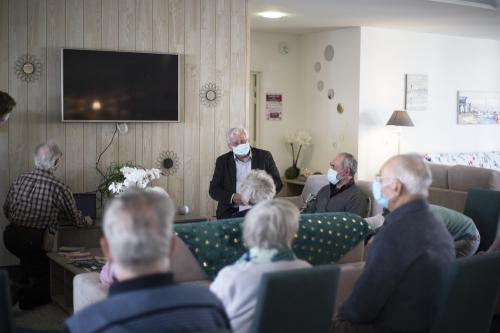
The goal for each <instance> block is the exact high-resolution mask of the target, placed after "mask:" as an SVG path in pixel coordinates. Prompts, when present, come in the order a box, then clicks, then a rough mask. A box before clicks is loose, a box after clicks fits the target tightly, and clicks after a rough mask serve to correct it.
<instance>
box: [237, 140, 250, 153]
mask: <svg viewBox="0 0 500 333" xmlns="http://www.w3.org/2000/svg"><path fill="white" fill-rule="evenodd" d="M249 152H250V144H249V143H242V144H241V145H237V146H236V147H233V153H234V154H235V155H238V156H246V155H248V153H249Z"/></svg>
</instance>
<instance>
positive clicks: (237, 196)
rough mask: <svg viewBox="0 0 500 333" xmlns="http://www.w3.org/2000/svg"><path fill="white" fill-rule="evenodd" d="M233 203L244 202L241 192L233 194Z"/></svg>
mask: <svg viewBox="0 0 500 333" xmlns="http://www.w3.org/2000/svg"><path fill="white" fill-rule="evenodd" d="M233 204H235V205H238V206H239V205H242V204H243V199H242V198H241V194H239V193H235V194H234V195H233Z"/></svg>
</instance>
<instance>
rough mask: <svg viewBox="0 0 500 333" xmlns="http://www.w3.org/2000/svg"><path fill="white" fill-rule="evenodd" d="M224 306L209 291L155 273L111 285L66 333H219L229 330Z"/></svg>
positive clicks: (73, 320)
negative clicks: (102, 296) (99, 299)
mask: <svg viewBox="0 0 500 333" xmlns="http://www.w3.org/2000/svg"><path fill="white" fill-rule="evenodd" d="M229 328H230V323H229V319H228V317H227V315H226V312H225V310H224V306H223V305H222V303H221V302H220V300H219V299H217V297H216V296H215V295H214V294H212V293H211V292H210V291H209V290H208V289H207V288H200V287H194V286H189V285H182V284H177V283H175V282H174V281H173V276H172V274H154V275H149V276H143V277H139V278H135V279H131V280H126V281H122V282H117V283H114V284H112V285H111V287H110V289H109V295H108V297H107V298H106V299H105V300H103V301H101V302H100V303H97V304H94V305H92V306H89V307H87V308H85V309H83V310H82V311H79V312H77V313H75V314H74V315H73V316H71V317H70V318H69V319H67V320H66V323H65V330H64V331H65V332H71V333H97V332H99V333H118V332H163V333H170V332H172V333H175V332H215V331H225V330H229Z"/></svg>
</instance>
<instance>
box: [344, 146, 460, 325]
mask: <svg viewBox="0 0 500 333" xmlns="http://www.w3.org/2000/svg"><path fill="white" fill-rule="evenodd" d="M431 181H432V176H431V172H430V169H429V167H428V166H427V165H426V164H425V162H424V161H423V159H422V158H421V157H420V156H418V155H416V154H415V155H413V154H408V155H398V156H394V157H392V158H390V159H389V160H388V161H387V162H386V163H385V164H384V165H383V166H382V169H381V170H380V174H379V175H378V176H377V177H376V178H375V181H374V182H373V196H374V198H375V200H376V201H377V203H378V204H379V205H381V206H383V207H384V208H387V209H388V210H389V211H390V213H389V214H388V215H387V216H386V219H385V224H384V226H383V227H382V228H381V230H380V231H379V233H378V234H377V236H376V237H375V238H374V241H373V244H372V247H371V249H370V252H369V254H368V257H367V260H366V265H365V268H364V270H363V273H362V274H361V276H360V278H359V279H358V281H356V284H355V285H354V288H353V291H352V293H351V295H350V296H349V298H348V299H347V300H346V301H345V303H344V304H343V305H342V307H341V308H340V311H339V320H337V321H336V322H335V324H334V332H428V331H429V329H430V326H431V320H432V316H433V314H434V312H433V310H434V307H433V305H434V304H435V296H436V294H437V293H438V291H439V290H438V288H439V283H440V281H441V279H442V278H444V276H445V275H446V273H447V270H448V266H449V264H450V263H451V262H452V261H453V260H454V258H455V250H454V247H453V239H452V238H451V236H450V234H449V233H448V231H447V230H446V227H445V226H444V224H443V223H441V222H439V221H438V220H437V218H436V217H435V216H434V215H433V213H432V212H431V210H430V209H429V205H428V203H427V201H426V198H427V195H428V188H429V186H430V184H431Z"/></svg>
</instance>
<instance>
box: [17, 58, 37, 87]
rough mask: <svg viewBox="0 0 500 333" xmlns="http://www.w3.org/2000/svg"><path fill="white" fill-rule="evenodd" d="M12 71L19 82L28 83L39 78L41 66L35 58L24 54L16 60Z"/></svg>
mask: <svg viewBox="0 0 500 333" xmlns="http://www.w3.org/2000/svg"><path fill="white" fill-rule="evenodd" d="M14 70H15V73H16V76H17V78H18V79H19V80H21V81H24V82H27V83H30V82H32V81H36V80H38V79H39V78H40V76H41V75H42V70H43V65H42V62H41V61H40V60H38V59H37V58H36V57H35V56H32V55H30V54H24V55H22V56H20V57H19V58H17V60H16V62H15V65H14Z"/></svg>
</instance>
